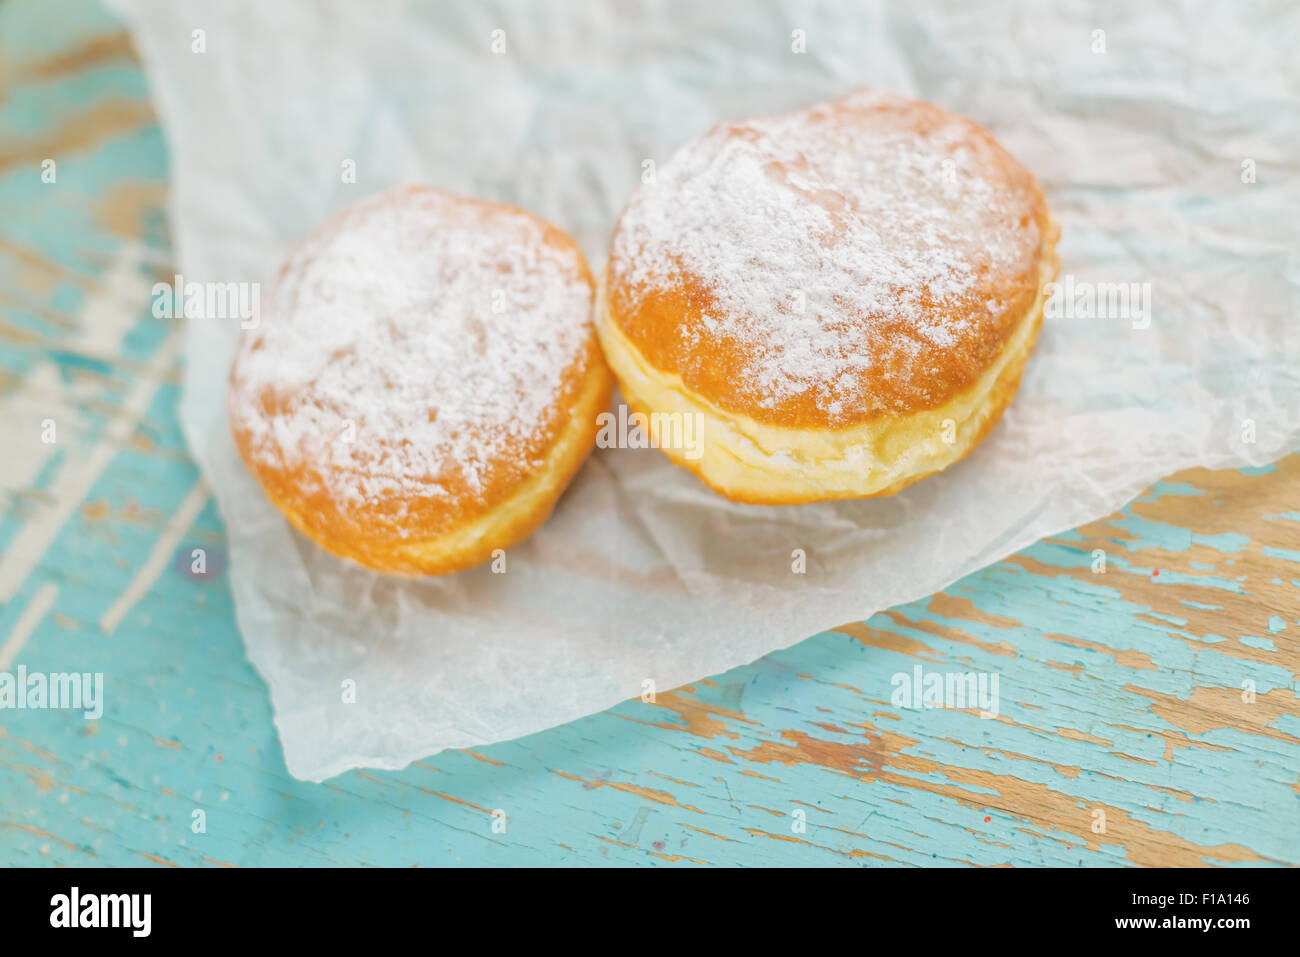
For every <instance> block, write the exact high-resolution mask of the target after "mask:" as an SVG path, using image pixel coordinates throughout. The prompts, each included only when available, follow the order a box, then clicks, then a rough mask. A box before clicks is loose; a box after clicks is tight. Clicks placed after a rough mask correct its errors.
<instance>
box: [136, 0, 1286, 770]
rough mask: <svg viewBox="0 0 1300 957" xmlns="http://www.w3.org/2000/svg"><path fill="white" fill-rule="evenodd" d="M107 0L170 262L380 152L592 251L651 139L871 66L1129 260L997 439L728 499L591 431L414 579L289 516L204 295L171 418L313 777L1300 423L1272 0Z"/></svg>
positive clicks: (833, 91)
mask: <svg viewBox="0 0 1300 957" xmlns="http://www.w3.org/2000/svg"><path fill="white" fill-rule="evenodd" d="M115 5H116V6H117V7H118V8H119V9H120V10H121V11H122V12H123V14H124V16H125V17H126V19H127V20H128V22H129V24H130V27H131V30H132V32H133V35H134V38H135V41H136V44H137V46H138V47H139V49H140V52H141V54H142V56H143V58H144V62H145V65H146V67H147V70H148V75H149V80H150V83H151V87H152V92H153V96H154V98H155V101H156V104H157V108H158V111H159V114H160V116H161V118H162V122H163V125H164V129H165V132H166V139H167V144H168V147H169V151H170V160H171V172H172V191H171V214H172V224H173V229H174V238H175V241H176V246H177V263H178V269H179V271H180V272H182V273H183V274H184V275H185V277H186V279H187V280H198V281H203V282H228V281H246V282H247V281H262V282H267V281H269V280H270V278H271V277H272V275H273V274H274V270H275V269H276V267H277V265H278V263H279V262H280V260H281V257H282V256H283V254H284V252H285V251H286V250H287V249H288V247H289V246H290V245H292V244H293V243H294V242H295V241H296V240H297V239H299V238H300V237H302V236H303V235H304V234H305V233H307V232H308V231H309V230H310V229H311V228H313V227H314V226H315V225H316V224H317V223H319V222H320V221H321V220H323V219H324V218H325V217H326V216H327V215H329V214H330V213H331V212H333V211H334V210H336V209H338V208H340V207H342V206H344V205H346V204H348V203H351V202H353V201H355V200H357V199H359V198H361V197H362V196H364V195H366V194H368V193H370V192H372V191H374V190H377V189H381V188H383V187H386V186H389V185H391V184H395V183H401V182H428V183H432V184H435V185H437V186H441V187H445V188H448V189H452V190H456V191H459V192H462V193H466V194H471V195H476V196H483V197H487V198H491V199H496V200H502V201H506V202H510V203H515V204H517V205H520V206H523V207H526V208H528V209H531V210H533V211H535V212H537V213H539V214H540V215H542V216H544V217H546V218H547V219H549V220H551V221H553V222H555V223H556V224H558V225H559V226H561V227H562V228H564V229H567V230H568V231H569V232H571V233H572V234H573V235H574V236H576V237H577V238H578V240H579V241H580V242H581V244H582V245H583V247H584V249H585V250H586V252H587V254H588V256H589V257H590V259H591V261H592V266H593V268H599V266H600V265H601V263H602V262H603V260H604V251H605V248H606V244H607V242H608V238H609V235H610V232H611V228H612V226H613V223H614V220H615V218H616V216H617V214H618V212H619V210H620V209H621V208H622V205H623V203H624V201H625V200H626V198H627V197H628V195H629V194H630V193H631V191H632V190H633V189H634V188H635V186H636V185H637V182H638V179H639V175H640V172H641V164H642V161H643V160H645V159H655V160H656V161H658V162H662V161H663V160H665V159H666V158H667V157H668V156H669V155H670V154H671V152H672V150H673V149H674V147H675V146H676V145H678V144H680V143H681V142H683V141H684V140H686V139H688V138H690V137H692V136H694V135H696V134H698V133H700V132H702V131H703V130H705V129H706V128H707V127H709V126H710V125H712V124H713V123H715V122H719V121H722V120H726V119H733V118H737V117H742V116H746V115H753V114H761V113H771V112H778V111H784V110H788V109H794V108H798V107H801V106H805V105H807V104H810V103H813V102H816V101H818V100H820V99H824V98H827V97H831V96H835V95H837V94H839V93H842V92H844V91H846V90H848V89H850V88H852V87H854V86H857V85H861V84H871V85H878V86H882V87H885V88H889V89H892V90H894V91H896V92H898V93H901V94H904V95H909V96H915V97H919V98H922V99H926V100H930V101H932V102H934V103H938V104H940V105H942V106H944V107H947V108H949V109H952V110H955V111H957V112H960V113H964V114H966V115H968V116H970V117H972V118H974V119H976V120H977V121H979V122H981V123H983V124H984V125H985V126H987V127H988V128H989V129H990V130H991V131H992V132H993V133H994V135H995V136H997V137H998V139H999V140H1000V141H1001V142H1002V143H1003V145H1004V146H1006V147H1007V148H1008V149H1009V150H1010V151H1011V152H1012V153H1013V154H1015V155H1016V156H1017V157H1018V158H1019V159H1020V160H1021V161H1022V162H1023V163H1024V164H1025V165H1027V166H1028V167H1029V168H1030V169H1032V170H1034V171H1035V172H1036V173H1037V175H1038V176H1039V178H1040V179H1041V181H1042V183H1043V186H1044V188H1045V190H1046V192H1047V194H1048V197H1049V200H1050V202H1051V204H1052V206H1053V209H1054V211H1055V213H1056V215H1057V217H1058V218H1059V219H1060V221H1061V223H1062V225H1063V228H1064V240H1063V244H1062V246H1061V253H1062V256H1063V267H1062V279H1063V280H1064V279H1065V278H1066V276H1072V277H1073V280H1074V281H1075V282H1076V283H1077V284H1085V285H1086V284H1090V283H1137V284H1139V286H1138V289H1139V290H1140V289H1141V288H1142V287H1141V284H1143V283H1146V284H1149V287H1148V288H1149V304H1150V308H1149V312H1148V313H1147V314H1146V316H1145V319H1144V318H1143V316H1142V315H1141V314H1140V310H1139V309H1137V308H1134V306H1133V304H1130V314H1129V315H1121V316H1112V317H1102V318H1089V317H1080V316H1077V315H1076V316H1074V317H1072V318H1071V317H1069V316H1059V317H1054V318H1049V319H1048V320H1047V322H1046V323H1045V326H1044V330H1043V334H1042V338H1041V340H1040V342H1039V345H1038V348H1037V352H1036V354H1035V356H1034V357H1033V358H1032V360H1031V361H1030V364H1029V367H1028V370H1027V372H1026V375H1025V379H1024V382H1023V385H1022V386H1021V390H1020V394H1019V395H1018V396H1017V398H1016V400H1015V401H1014V403H1013V404H1012V406H1011V408H1010V410H1009V411H1008V412H1007V414H1006V416H1005V417H1004V419H1003V421H1002V423H1001V424H1000V425H999V426H998V428H997V429H996V430H995V431H994V432H993V433H992V435H991V436H990V437H989V438H988V440H987V441H985V443H984V444H983V445H982V446H981V447H980V448H979V449H978V450H977V451H976V452H975V453H974V454H973V455H971V456H970V457H969V458H968V459H967V460H966V461H964V462H962V463H961V464H959V465H957V466H955V467H953V468H951V469H949V470H947V471H945V472H944V473H942V474H941V475H939V476H937V477H934V478H931V479H928V480H926V481H924V482H922V483H920V484H919V485H916V486H913V487H912V488H909V489H907V490H906V491H905V492H903V493H902V494H900V495H898V496H897V497H894V498H889V499H883V500H876V501H865V502H846V503H837V504H819V505H809V506H800V507H786V508H762V507H746V506H741V505H734V504H731V503H729V502H727V501H725V500H724V499H722V498H720V497H718V496H716V495H714V494H712V493H711V492H709V491H708V490H707V489H705V488H704V487H703V486H702V485H700V484H699V483H698V482H697V481H696V480H695V479H694V478H693V477H692V476H691V475H689V474H688V473H686V472H684V471H682V470H680V469H677V468H674V467H673V466H671V465H670V464H669V463H668V462H667V460H666V459H665V458H663V456H662V455H660V454H659V453H658V452H656V451H654V450H618V449H614V450H603V451H598V452H597V453H596V454H595V455H594V456H593V458H592V459H591V461H590V462H589V463H588V465H587V466H586V467H585V468H584V470H583V471H582V473H581V474H580V476H579V478H578V479H577V481H576V482H575V483H574V485H573V486H572V487H571V488H570V490H569V491H568V493H567V494H566V495H565V497H564V499H563V501H562V502H561V504H560V506H559V508H558V509H557V511H556V513H555V515H554V517H553V518H552V519H551V520H550V521H549V522H548V523H547V524H546V526H545V527H544V528H543V529H542V530H541V531H540V532H538V533H537V534H536V535H535V536H534V537H533V538H532V539H531V540H529V541H528V542H526V543H524V544H522V545H520V546H518V547H516V548H514V549H512V550H511V551H510V553H509V555H508V559H507V572H506V573H505V574H493V573H492V572H491V570H490V569H489V568H486V567H485V568H480V569H477V570H473V571H469V572H465V573H462V574H459V575H455V576H451V577H445V578H433V579H428V580H423V581H415V582H405V581H398V580H389V579H385V578H383V577H380V576H377V575H375V574H373V573H371V572H368V571H365V570H363V569H361V568H359V567H356V566H353V565H349V564H347V563H344V562H342V561H340V560H337V559H335V558H333V557H331V556H330V555H328V554H326V553H325V552H323V551H321V550H319V549H317V548H316V547H314V546H313V545H311V544H310V543H308V542H307V541H305V540H304V539H302V538H300V537H299V536H297V535H296V534H295V533H293V532H291V530H290V528H289V526H288V525H287V524H286V522H285V521H284V520H282V519H281V517H280V515H279V514H278V513H277V512H276V511H275V509H274V508H272V507H271V505H269V504H268V503H267V501H266V499H265V498H264V497H263V496H262V494H261V491H260V490H259V488H258V486H257V484H256V483H255V481H254V480H253V479H252V478H251V477H250V475H249V474H248V473H247V472H246V471H245V469H244V467H243V465H242V464H241V462H240V460H239V458H238V455H237V454H236V451H235V449H234V447H233V444H232V442H231V439H230V436H229V430H228V428H227V423H226V415H225V390H226V374H227V370H228V367H229V361H230V358H231V356H232V354H233V352H232V350H233V348H234V345H235V342H236V340H237V337H238V335H239V326H238V322H234V321H230V320H217V319H194V320H190V321H189V322H188V323H187V327H186V331H185V336H186V350H185V354H186V361H187V366H186V378H185V393H184V399H183V401H182V404H181V416H182V420H183V423H184V428H185V433H186V437H187V439H188V441H189V444H190V447H191V449H192V451H193V453H194V455H195V458H196V459H197V460H198V461H199V464H200V465H201V467H202V469H203V473H204V475H205V476H206V478H207V480H208V482H209V484H210V485H211V487H212V489H213V490H214V492H215V494H216V496H217V498H218V501H219V504H220V508H221V512H222V515H223V516H224V518H225V522H226V527H227V530H228V532H229V535H230V549H231V585H232V588H233V590H234V597H235V604H236V608H237V612H238V618H239V625H240V628H241V630H242V632H243V635H244V640H245V642H246V643H247V646H248V654H249V657H250V658H251V659H252V661H253V663H254V664H255V665H256V666H257V668H258V670H259V671H260V672H261V673H262V675H263V676H264V677H265V678H266V681H267V683H268V685H269V686H270V690H271V698H272V702H273V704H274V709H275V717H276V724H277V726H278V728H279V731H280V735H281V739H282V741H283V744H284V752H285V759H286V761H287V764H288V769H289V771H290V772H292V773H293V774H294V775H295V776H297V777H299V778H305V779H310V780H322V779H324V778H327V777H329V776H331V775H334V774H337V773H339V772H341V771H344V770H346V769H349V768H354V767H358V766H371V767H382V768H400V767H402V766H404V765H406V764H407V763H408V762H410V761H411V760H413V759H416V758H420V757H423V756H426V755H429V754H432V753H434V752H436V751H439V750H441V749H443V748H452V747H466V746H473V745H482V744H486V743H490V742H494V741H500V740H503V739H508V738H512V737H516V736H519V735H523V734H526V733H529V732H533V731H537V730H540V729H542V728H546V727H548V726H552V725H556V724H559V723H562V722H565V721H569V720H572V719H574V718H577V717H579V716H581V715H585V714H588V713H591V712H595V711H599V710H601V709H604V708H607V707H609V706H611V705H613V704H615V703H617V702H619V701H622V700H625V699H627V698H631V697H636V696H638V695H640V694H641V693H642V689H643V682H644V681H646V680H647V679H649V680H651V681H653V682H654V684H655V686H656V687H657V688H658V689H660V690H664V689H669V688H672V687H674V686H676V685H679V684H682V683H686V682H689V681H692V680H696V679H698V678H701V677H703V676H707V675H710V674H713V673H716V672H719V671H723V670H726V669H728V668H731V667H733V666H736V665H739V664H742V663H744V662H748V661H751V660H753V659H755V658H757V657H759V656H761V655H763V654H765V653H767V652H770V651H772V650H774V649H777V648H781V647H785V646H787V645H790V644H793V643H795V642H797V641H799V640H800V639H802V638H804V637H806V636H808V635H812V634H815V633H817V632H818V631H819V630H821V629H824V628H828V627H833V626H836V625H839V624H843V623H845V622H848V621H853V620H857V619H861V618H864V617H867V616H870V615H871V614H872V613H874V612H875V611H878V610H880V609H883V608H887V607H889V606H892V605H895V604H898V603H901V602H905V601H909V600H913V599H916V598H918V597H922V596H924V595H927V594H929V593H932V592H934V591H937V590H940V589H942V588H944V587H945V586H947V585H948V584H950V583H951V582H953V581H955V580H956V579H958V578H960V577H961V576H963V575H965V574H967V573H968V572H971V571H973V570H975V569H977V568H979V567H981V566H983V565H986V564H988V563H990V562H993V561H995V560H997V559H999V558H1001V557H1003V556H1005V555H1007V554H1009V553H1011V552H1014V551H1016V550H1017V549H1020V548H1022V547H1024V546H1025V545H1028V544H1030V543H1032V542H1034V541H1035V540H1037V539H1039V538H1040V537H1042V536H1045V535H1048V534H1052V533H1055V532H1058V531H1060V530H1063V529H1067V528H1070V527H1073V526H1075V525H1077V524H1080V523H1082V522H1086V521H1088V520H1091V519H1094V518H1097V517H1099V516H1102V515H1105V514H1107V513H1109V512H1111V511H1113V510H1115V509H1116V508H1118V507H1120V506H1121V505H1123V504H1124V503H1125V502H1127V501H1128V500H1130V499H1131V498H1132V497H1133V496H1134V495H1136V494H1137V493H1138V492H1139V491H1140V490H1141V489H1142V488H1143V487H1145V486H1146V485H1147V484H1149V483H1150V482H1152V481H1153V480H1155V479H1158V478H1160V477H1162V476H1165V475H1167V474H1169V473H1171V472H1173V471H1175V470H1177V469H1180V468H1183V467H1186V466H1191V465H1203V466H1209V467H1224V466H1234V465H1244V464H1262V463H1266V462H1269V461H1271V460H1273V459H1275V458H1277V457H1279V456H1281V455H1284V454H1286V453H1288V452H1291V451H1293V450H1295V449H1296V448H1297V447H1300V403H1298V401H1297V397H1298V396H1300V333H1298V330H1297V323H1298V322H1300V320H1298V319H1297V315H1298V313H1300V241H1298V239H1297V237H1298V236H1300V227H1298V225H1297V224H1298V223H1300V175H1298V172H1297V162H1298V159H1300V108H1298V107H1297V104H1298V103H1300V95H1298V90H1297V87H1298V86H1300V71H1297V70H1296V69H1295V67H1294V62H1293V57H1294V50H1292V49H1289V48H1287V45H1286V43H1285V42H1284V40H1285V37H1287V36H1290V37H1294V36H1296V35H1297V32H1298V31H1300V21H1298V18H1300V9H1297V8H1295V7H1294V6H1290V7H1288V6H1287V5H1284V4H1283V3H1280V2H1279V3H1276V4H1271V5H1270V4H1261V5H1252V6H1247V5H1237V4H1231V5H1227V4H1213V3H1209V2H1206V3H1184V4H1141V5H1130V4H1114V5H1109V4H1105V5H1102V6H1101V7H1100V8H1098V9H1096V10H1089V9H1087V8H1086V7H1084V6H1072V7H1071V8H1070V10H1069V12H1065V13H1062V12H1060V11H1052V10H1049V9H1047V7H1046V5H1044V6H1043V7H1039V6H1036V5H1030V4H1023V3H1014V4H1007V5H1006V6H996V5H995V6H992V7H988V6H986V5H983V4H980V5H971V4H967V3H964V2H954V3H946V4H940V5H936V6H924V5H921V4H889V3H883V2H882V3H844V4H842V5H836V4H833V3H817V4H809V5H801V4H796V3H776V2H773V3H762V4H750V3H746V4H743V5H742V4H736V5H732V4H729V3H725V2H723V3H700V2H698V0H681V2H671V3H653V2H651V3H644V4H625V3H618V2H608V0H590V2H584V3H558V2H557V3H518V4H512V3H503V4H493V5H490V6H489V5H485V4H428V5H416V4H414V3H411V4H407V3H398V2H368V3H364V4H356V3H343V2H330V3H323V2H306V0H304V2H276V3H263V2H259V0H234V2H228V3H222V4H211V5H209V4H205V3H201V2H188V0H187V2H175V0H115ZM195 31H202V32H201V34H200V33H196V32H195ZM497 31H500V32H497ZM200 37H201V38H202V40H203V43H202V47H203V49H202V52H197V51H196V48H197V47H198V46H199V43H198V40H199V38H200ZM800 50H803V51H804V52H799V51H800ZM347 161H352V162H353V163H354V164H355V170H356V182H355V183H345V182H344V181H343V176H342V175H341V170H342V169H343V167H344V164H345V163H346V162H347ZM1250 180H1253V181H1250ZM1135 302H1136V303H1137V305H1138V306H1140V303H1141V296H1140V294H1139V298H1138V299H1137V300H1135ZM795 549H803V550H805V552H806V555H807V568H806V572H805V573H804V574H796V573H794V572H793V571H792V567H793V565H792V562H793V558H792V554H793V552H794V550H795ZM349 680H350V681H352V682H355V689H356V700H355V703H345V702H344V694H343V690H342V689H343V688H344V686H345V682H347V681H349Z"/></svg>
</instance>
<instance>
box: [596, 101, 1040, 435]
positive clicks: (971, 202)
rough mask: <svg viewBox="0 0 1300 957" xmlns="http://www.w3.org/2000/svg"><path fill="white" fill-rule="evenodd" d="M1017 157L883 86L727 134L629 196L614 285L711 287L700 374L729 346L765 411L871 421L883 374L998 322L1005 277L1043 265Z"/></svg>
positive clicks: (700, 324) (687, 359)
mask: <svg viewBox="0 0 1300 957" xmlns="http://www.w3.org/2000/svg"><path fill="white" fill-rule="evenodd" d="M913 107H915V108H916V109H913ZM917 109H919V111H920V112H919V113H918V112H917ZM1005 160H1006V157H1005V154H1002V153H1001V152H1000V150H999V149H998V148H997V147H996V146H995V145H993V144H992V143H991V142H989V141H988V140H987V139H985V138H984V137H983V136H982V134H980V132H979V131H978V128H977V127H975V125H974V124H972V123H970V122H969V121H967V120H964V119H962V118H960V117H957V116H953V115H951V114H947V113H943V112H941V111H938V110H936V109H934V108H932V107H928V106H924V105H921V104H915V105H914V104H910V103H908V102H907V101H904V100H900V99H898V98H896V97H893V96H890V95H888V94H883V93H878V92H874V91H868V90H863V91H859V92H857V93H854V94H851V95H850V96H848V97H845V98H843V99H841V100H838V101H835V102H833V103H830V104H824V105H822V106H818V107H814V108H812V109H810V110H805V111H802V112H799V113H793V114H789V115H786V116H780V117H774V118H768V119H757V120H751V121H746V122H743V123H738V124H732V125H729V126H723V127H718V128H716V129H714V130H712V131H710V132H709V133H708V134H706V135H705V136H703V137H701V138H699V139H697V140H695V141H693V142H692V143H689V144H687V145H686V146H685V147H683V148H682V149H681V150H680V151H678V153H677V154H676V155H674V156H673V158H672V159H671V160H670V161H669V162H668V163H666V164H664V165H663V166H661V167H660V169H659V170H658V175H657V178H656V181H655V182H653V183H649V184H646V185H644V186H642V188H641V189H640V190H639V191H638V193H637V194H636V196H635V197H634V198H633V199H632V201H631V202H630V203H629V205H628V208H627V210H626V211H625V212H624V215H623V218H622V220H621V221H620V225H619V230H618V233H617V234H616V236H615V240H614V244H613V249H612V254H611V284H612V287H617V289H618V290H619V292H620V293H622V294H626V295H629V296H631V297H633V298H635V297H637V296H639V295H643V294H644V293H645V292H646V291H647V290H650V289H657V288H659V289H661V288H665V287H672V286H676V285H679V284H680V283H681V280H682V277H683V276H684V275H685V276H690V277H691V278H693V279H694V280H695V281H696V282H698V283H699V284H701V285H702V286H703V287H704V288H705V290H706V291H707V293H708V301H707V302H705V303H704V304H702V305H701V307H700V308H701V311H702V312H701V315H699V316H697V317H692V320H691V321H689V322H683V323H682V324H681V326H680V328H679V330H678V332H679V336H680V341H679V342H678V343H677V353H676V355H677V359H678V362H679V363H680V365H681V369H680V371H682V372H683V374H684V375H689V374H690V372H691V371H692V369H691V367H692V363H701V362H707V361H709V357H710V352H709V349H708V348H707V346H708V342H707V341H705V340H711V341H714V342H721V343H724V344H725V345H726V346H727V348H728V349H729V350H731V351H732V352H733V353H737V354H739V355H741V357H742V367H741V369H740V376H739V381H737V382H734V383H731V384H730V387H732V388H734V389H735V391H736V392H737V393H738V394H742V395H744V396H746V397H747V398H748V399H749V400H750V401H752V402H754V403H756V404H757V405H759V406H760V407H766V408H779V407H781V406H782V404H784V403H786V402H788V401H789V400H791V399H799V398H801V397H802V398H807V397H811V398H812V399H813V400H814V401H815V404H816V407H817V408H819V409H821V410H822V411H823V412H824V413H825V414H826V415H827V417H828V418H829V419H830V420H832V421H834V420H836V419H837V418H839V417H841V416H849V415H853V414H858V413H860V412H862V410H863V409H867V408H870V407H871V406H872V405H873V404H878V403H879V397H878V396H877V395H875V394H873V392H874V391H882V390H873V386H872V383H873V381H874V382H880V381H882V380H883V379H886V378H900V377H902V378H906V377H908V376H910V375H911V374H912V373H913V372H916V371H918V370H922V367H923V366H924V365H925V364H926V363H927V362H931V361H932V359H931V357H932V356H933V354H934V352H935V351H936V350H945V349H951V348H952V347H954V346H955V345H956V344H957V343H958V342H959V341H960V340H961V338H962V336H963V335H965V334H966V333H967V332H968V331H969V329H968V327H969V325H970V323H972V322H973V321H983V322H988V321H990V319H989V317H994V319H996V317H997V315H998V314H999V313H1000V311H1001V310H1004V309H1005V308H1006V307H1007V303H1004V302H1000V301H999V300H998V299H997V298H996V295H995V294H993V283H991V282H990V277H997V276H1005V275H1007V274H1008V272H1009V271H1010V272H1017V271H1019V272H1030V271H1031V270H1032V264H1033V256H1034V254H1035V253H1036V251H1037V249H1038V245H1039V233H1038V226H1037V222H1036V220H1035V215H1034V213H1035V209H1034V200H1035V191H1034V190H1033V189H1031V188H1028V187H1027V186H1026V181H1027V180H1028V177H1027V176H1025V174H1023V172H1021V171H1019V168H1018V167H1014V166H1013V169H1012V171H1011V172H1010V173H1007V172H1005V171H1004V169H1003V168H1002V167H1001V166H1000V165H999V164H1000V163H1004V162H1005ZM973 306H978V310H979V313H980V314H982V315H977V316H976V319H972V314H973V313H974V312H975V310H974V309H973V308H972V307H973ZM922 371H923V370H922ZM930 371H933V369H931V370H930Z"/></svg>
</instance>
